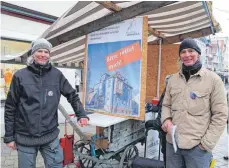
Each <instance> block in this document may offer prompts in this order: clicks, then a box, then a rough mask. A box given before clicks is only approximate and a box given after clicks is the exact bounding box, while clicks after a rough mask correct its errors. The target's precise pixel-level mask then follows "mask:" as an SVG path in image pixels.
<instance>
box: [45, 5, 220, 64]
mask: <svg viewBox="0 0 229 168" xmlns="http://www.w3.org/2000/svg"><path fill="white" fill-rule="evenodd" d="M139 16H147V17H148V25H149V27H148V30H149V36H148V42H149V43H150V44H157V43H158V38H162V43H163V44H171V43H176V42H179V41H182V40H183V39H184V38H186V37H193V38H198V37H202V36H207V35H209V34H214V33H215V32H216V31H217V29H218V27H219V25H218V24H216V22H215V21H214V20H213V18H212V16H211V3H210V2H203V1H187V2H185V1H182V2H176V1H132V2H126V1H104V2H102V1H101V2H99V1H97V2H94V1H79V2H77V3H76V4H75V5H74V6H73V7H72V8H70V9H69V10H68V11H67V12H65V13H64V15H63V16H61V17H60V18H59V19H58V20H57V21H56V22H55V23H53V25H51V26H50V28H49V29H48V30H47V31H45V32H44V34H43V35H42V36H41V37H44V38H46V39H47V40H49V41H50V42H51V43H52V44H53V46H54V47H53V49H52V51H51V58H52V61H53V62H54V63H58V64H71V63H74V64H75V63H77V64H78V63H79V62H81V61H83V60H84V53H85V41H86V35H87V34H89V33H91V32H93V31H96V30H99V29H102V28H104V27H107V26H109V25H112V24H114V23H118V22H120V21H122V20H126V19H130V18H134V17H139Z"/></svg>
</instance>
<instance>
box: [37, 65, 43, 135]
mask: <svg viewBox="0 0 229 168" xmlns="http://www.w3.org/2000/svg"><path fill="white" fill-rule="evenodd" d="M39 75H40V88H41V94H40V97H41V103H40V114H39V122H38V134H39V135H40V125H41V111H42V104H43V101H42V96H43V95H42V72H41V68H40V69H39Z"/></svg>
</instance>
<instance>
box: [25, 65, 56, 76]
mask: <svg viewBox="0 0 229 168" xmlns="http://www.w3.org/2000/svg"><path fill="white" fill-rule="evenodd" d="M28 68H29V69H30V70H31V71H33V72H34V73H37V74H39V75H43V74H44V73H46V72H48V71H50V69H51V68H52V65H51V63H47V64H45V65H39V64H36V63H35V62H33V63H32V64H31V65H28Z"/></svg>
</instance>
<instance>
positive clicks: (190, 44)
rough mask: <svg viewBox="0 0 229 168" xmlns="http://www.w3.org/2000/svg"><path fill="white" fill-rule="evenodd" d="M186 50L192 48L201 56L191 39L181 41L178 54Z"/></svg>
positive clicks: (199, 50)
mask: <svg viewBox="0 0 229 168" xmlns="http://www.w3.org/2000/svg"><path fill="white" fill-rule="evenodd" d="M186 48H192V49H194V50H196V52H198V53H199V54H200V55H201V49H200V48H199V46H198V45H197V43H196V41H195V40H193V39H192V38H186V39H184V40H183V41H182V43H181V44H180V49H179V54H180V52H181V51H182V50H183V49H186Z"/></svg>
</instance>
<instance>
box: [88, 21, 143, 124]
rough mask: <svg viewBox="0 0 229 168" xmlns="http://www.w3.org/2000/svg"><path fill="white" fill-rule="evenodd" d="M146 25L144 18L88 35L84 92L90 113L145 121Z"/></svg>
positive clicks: (121, 23) (124, 22)
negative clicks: (144, 69) (144, 68)
mask: <svg viewBox="0 0 229 168" xmlns="http://www.w3.org/2000/svg"><path fill="white" fill-rule="evenodd" d="M144 23H145V19H144V18H143V17H139V18H134V19H129V20H125V21H123V22H120V23H118V24H115V25H111V26H109V27H106V28H104V29H101V30H99V31H96V32H93V33H90V34H89V35H88V37H87V53H86V64H85V70H86V73H85V83H86V85H85V92H84V93H85V95H84V105H85V109H86V110H87V111H89V112H98V113H103V114H108V115H115V116H121V117H126V118H133V119H140V120H142V119H144V113H145V111H144V101H145V100H144V96H145V95H144V91H145V90H144V89H145V87H142V85H144V83H143V76H142V74H143V72H142V67H143V66H146V65H143V61H144V64H145V63H146V60H145V59H146V55H145V54H144V53H146V52H143V48H144V45H145V44H146V45H147V41H146V40H147V38H145V41H143V37H144V35H145V29H144ZM146 23H147V22H146ZM146 25H147V24H146ZM146 33H147V32H146ZM146 35H147V34H146ZM143 90H144V91H143Z"/></svg>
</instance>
